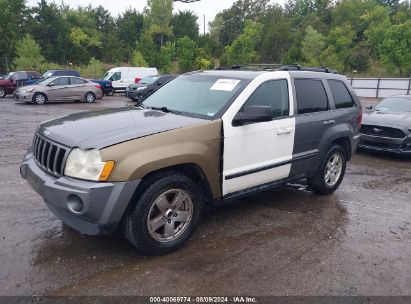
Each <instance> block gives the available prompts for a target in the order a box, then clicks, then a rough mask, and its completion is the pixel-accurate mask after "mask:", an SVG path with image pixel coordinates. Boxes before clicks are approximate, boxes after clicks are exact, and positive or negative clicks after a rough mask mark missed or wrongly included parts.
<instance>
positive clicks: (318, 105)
mask: <svg viewBox="0 0 411 304" xmlns="http://www.w3.org/2000/svg"><path fill="white" fill-rule="evenodd" d="M295 90H296V94H297V108H298V114H307V113H314V112H321V111H327V110H328V98H327V93H326V92H325V88H324V85H323V83H322V81H321V80H318V79H296V80H295Z"/></svg>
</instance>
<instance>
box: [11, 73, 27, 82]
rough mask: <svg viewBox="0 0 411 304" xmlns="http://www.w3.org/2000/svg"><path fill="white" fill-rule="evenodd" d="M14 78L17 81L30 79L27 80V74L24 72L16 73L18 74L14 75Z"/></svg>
mask: <svg viewBox="0 0 411 304" xmlns="http://www.w3.org/2000/svg"><path fill="white" fill-rule="evenodd" d="M12 78H13V79H14V80H15V81H19V80H25V79H28V78H27V74H26V73H24V72H16V73H14V74H13V76H12Z"/></svg>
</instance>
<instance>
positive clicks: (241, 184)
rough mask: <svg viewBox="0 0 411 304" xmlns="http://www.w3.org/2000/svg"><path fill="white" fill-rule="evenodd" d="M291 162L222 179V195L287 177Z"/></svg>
mask: <svg viewBox="0 0 411 304" xmlns="http://www.w3.org/2000/svg"><path fill="white" fill-rule="evenodd" d="M290 170H291V164H290V165H285V166H282V167H280V168H273V169H269V170H265V171H261V172H259V173H254V174H249V175H244V176H241V177H237V178H235V179H231V180H225V181H224V188H223V191H224V193H223V195H227V194H230V193H233V192H237V191H240V190H244V189H247V188H252V187H255V186H259V185H264V184H266V183H269V182H272V181H275V180H280V179H283V178H287V177H288V175H289V174H290Z"/></svg>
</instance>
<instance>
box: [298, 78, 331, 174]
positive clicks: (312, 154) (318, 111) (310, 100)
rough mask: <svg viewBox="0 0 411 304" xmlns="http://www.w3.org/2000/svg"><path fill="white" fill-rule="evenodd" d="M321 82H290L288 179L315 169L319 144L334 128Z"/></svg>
mask: <svg viewBox="0 0 411 304" xmlns="http://www.w3.org/2000/svg"><path fill="white" fill-rule="evenodd" d="M325 81H326V80H323V79H313V78H297V79H294V86H295V92H296V108H297V110H296V118H295V119H296V121H295V124H296V126H295V128H296V130H295V141H294V150H293V166H292V170H291V173H290V176H298V175H300V174H306V173H309V172H312V171H314V170H316V169H317V168H318V161H319V155H320V142H321V140H322V138H323V137H324V135H325V133H326V132H327V130H328V129H330V128H331V127H333V126H334V125H335V124H336V120H335V114H334V113H333V112H332V111H331V110H332V109H333V105H332V104H331V103H330V101H329V96H328V94H327V84H326V82H325Z"/></svg>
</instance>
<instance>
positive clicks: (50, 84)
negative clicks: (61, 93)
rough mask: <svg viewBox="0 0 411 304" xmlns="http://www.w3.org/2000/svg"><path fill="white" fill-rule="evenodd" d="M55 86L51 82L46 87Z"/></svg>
mask: <svg viewBox="0 0 411 304" xmlns="http://www.w3.org/2000/svg"><path fill="white" fill-rule="evenodd" d="M55 85H56V84H55V83H54V82H52V83H49V84H48V85H47V86H48V87H54V86H55Z"/></svg>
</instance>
